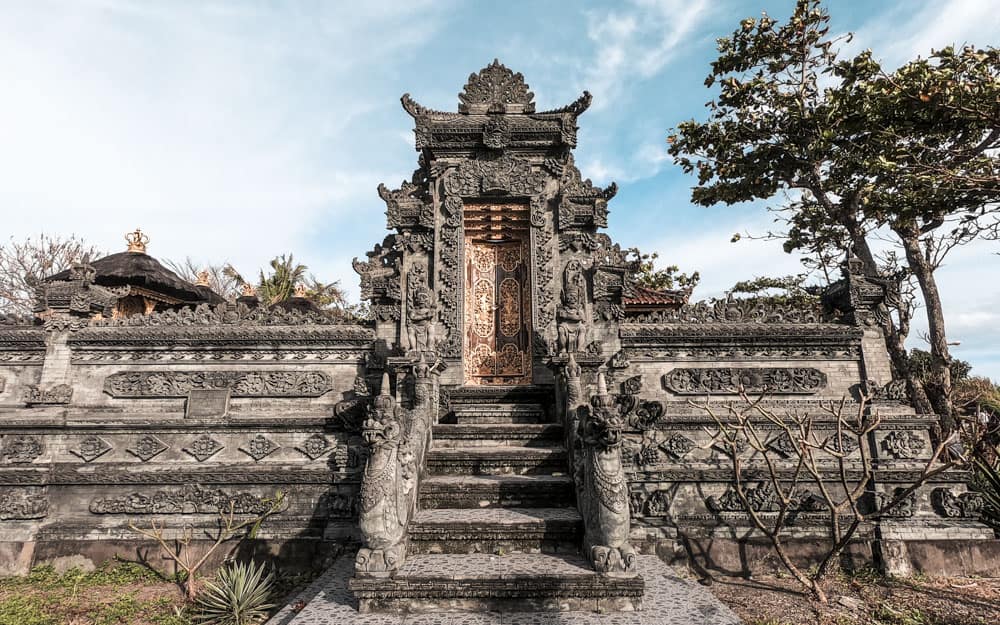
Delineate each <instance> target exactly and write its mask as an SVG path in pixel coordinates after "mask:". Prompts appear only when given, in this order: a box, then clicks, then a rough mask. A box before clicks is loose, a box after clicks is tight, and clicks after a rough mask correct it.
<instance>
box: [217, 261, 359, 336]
mask: <svg viewBox="0 0 1000 625" xmlns="http://www.w3.org/2000/svg"><path fill="white" fill-rule="evenodd" d="M269 264H270V267H271V270H270V272H269V273H267V274H265V273H264V271H263V270H261V271H260V274H259V278H258V281H257V284H256V285H253V286H254V287H255V288H256V290H257V295H258V296H259V297H260V298H261V300H262V301H263V302H264V303H265V304H267V305H271V304H276V303H278V302H282V301H285V300H287V299H290V298H292V297H294V296H296V289H297V287H299V286H300V285H301V287H302V295H303V296H304V297H305V298H306V299H308V300H310V301H311V302H312V303H314V304H316V306H318V307H319V308H320V309H322V310H324V311H326V312H328V313H330V314H332V315H334V316H336V317H340V318H343V319H345V320H363V319H367V318H368V316H369V315H368V310H367V308H366V307H364V306H363V305H359V304H352V303H351V302H350V301H349V300H348V298H347V294H346V293H345V292H344V289H343V288H341V286H340V282H339V281H334V282H321V281H320V280H318V279H317V278H316V276H314V275H312V274H310V273H308V271H309V268H308V267H307V266H306V265H303V264H301V263H296V262H295V258H294V256H293V255H292V254H288V255H287V256H286V255H285V254H282V255H281V256H276V257H274V258H272V259H271V262H270V263H269ZM223 273H224V274H225V275H226V276H227V277H229V278H230V279H232V280H233V281H234V283H235V284H236V285H237V286H239V287H242V286H243V285H245V284H249V282H248V281H247V280H246V279H245V278H244V277H243V276H242V275H240V273H239V272H238V271H236V269H235V268H233V266H232V265H227V266H226V267H225V268H224V269H223Z"/></svg>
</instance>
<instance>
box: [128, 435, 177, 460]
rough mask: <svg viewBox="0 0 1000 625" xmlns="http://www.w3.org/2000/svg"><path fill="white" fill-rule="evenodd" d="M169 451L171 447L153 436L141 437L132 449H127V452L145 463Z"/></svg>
mask: <svg viewBox="0 0 1000 625" xmlns="http://www.w3.org/2000/svg"><path fill="white" fill-rule="evenodd" d="M167 449H169V445H167V444H166V443H164V442H163V441H161V440H160V439H158V438H156V437H155V436H153V435H152V434H146V435H144V436H140V437H139V440H137V441H136V442H135V444H134V445H132V447H126V448H125V451H127V452H128V453H130V454H132V455H133V456H135V457H136V458H138V459H139V460H142V461H143V462H148V461H150V460H152V459H153V458H155V457H156V456H158V455H160V454H161V453H163V452H164V451H166V450H167Z"/></svg>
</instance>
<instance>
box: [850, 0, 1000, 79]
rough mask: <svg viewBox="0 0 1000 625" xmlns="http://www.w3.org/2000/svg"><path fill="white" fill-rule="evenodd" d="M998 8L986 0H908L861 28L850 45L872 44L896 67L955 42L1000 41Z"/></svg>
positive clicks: (853, 48) (858, 47) (981, 43)
mask: <svg viewBox="0 0 1000 625" xmlns="http://www.w3.org/2000/svg"><path fill="white" fill-rule="evenodd" d="M997 9H998V6H997V3H996V2H988V1H984V0H933V1H930V2H919V3H918V2H912V1H911V0H904V1H903V2H900V3H898V4H897V5H896V6H895V7H894V8H892V9H891V10H889V11H888V12H887V13H885V14H881V15H877V16H876V17H875V18H874V19H872V20H870V21H869V22H868V23H867V24H865V25H864V26H863V27H861V28H859V29H858V30H857V32H856V33H855V38H854V41H853V42H852V43H851V44H850V48H849V49H850V50H851V51H854V52H858V51H860V50H862V49H864V48H871V49H872V51H873V52H874V53H875V57H876V58H878V59H881V60H882V61H883V62H884V63H885V65H886V66H888V67H895V66H898V65H900V64H902V63H905V62H906V61H908V60H910V59H914V58H916V57H917V56H922V57H925V58H926V57H927V56H928V55H929V54H930V52H931V50H932V49H938V50H940V49H941V48H943V47H945V46H949V45H953V44H954V45H957V46H961V45H962V44H965V43H968V44H972V45H977V46H980V47H983V46H987V45H996V39H997V33H1000V10H997Z"/></svg>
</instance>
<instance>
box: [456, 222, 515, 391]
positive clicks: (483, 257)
mask: <svg viewBox="0 0 1000 625" xmlns="http://www.w3.org/2000/svg"><path fill="white" fill-rule="evenodd" d="M465 251H466V263H465V265H466V267H465V358H464V360H465V381H466V384H494V385H499V384H530V383H531V286H530V282H529V278H528V264H527V262H526V261H527V258H528V243H527V240H526V239H513V240H504V241H500V242H490V241H484V240H482V239H477V238H467V239H466V240H465Z"/></svg>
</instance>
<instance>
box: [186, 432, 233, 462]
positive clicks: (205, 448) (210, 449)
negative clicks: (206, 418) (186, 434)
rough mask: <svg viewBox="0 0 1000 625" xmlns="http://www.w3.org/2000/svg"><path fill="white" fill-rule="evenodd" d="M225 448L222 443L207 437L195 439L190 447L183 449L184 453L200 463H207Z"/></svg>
mask: <svg viewBox="0 0 1000 625" xmlns="http://www.w3.org/2000/svg"><path fill="white" fill-rule="evenodd" d="M223 447H224V446H223V444H222V443H220V442H219V441H217V440H215V439H214V438H212V437H211V436H207V435H206V436H200V437H198V438H196V439H194V441H192V442H191V444H190V445H188V446H187V447H184V448H183V451H184V452H185V453H186V454H188V455H190V456H193V457H194V458H196V459H197V460H198V462H205V461H206V460H208V459H209V458H211V457H212V456H214V455H215V454H217V453H219V452H220V451H222V449H223Z"/></svg>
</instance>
